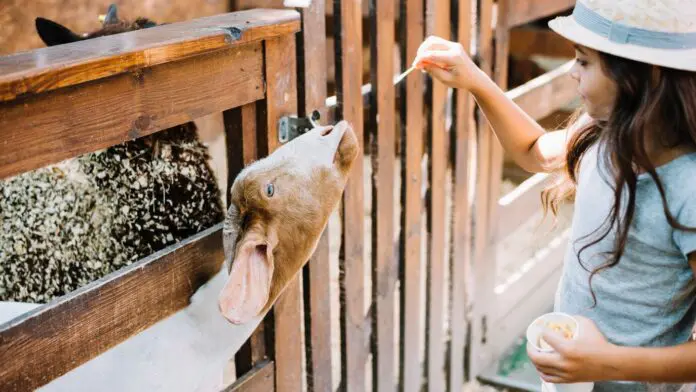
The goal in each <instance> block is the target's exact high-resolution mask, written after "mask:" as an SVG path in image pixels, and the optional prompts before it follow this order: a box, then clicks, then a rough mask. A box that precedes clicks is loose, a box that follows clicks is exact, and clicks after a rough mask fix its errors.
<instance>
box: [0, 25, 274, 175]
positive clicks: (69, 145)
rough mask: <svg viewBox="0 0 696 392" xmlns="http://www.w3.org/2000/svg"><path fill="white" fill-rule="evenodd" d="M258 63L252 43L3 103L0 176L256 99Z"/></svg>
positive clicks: (259, 85) (259, 82)
mask: <svg viewBox="0 0 696 392" xmlns="http://www.w3.org/2000/svg"><path fill="white" fill-rule="evenodd" d="M112 37H115V36H112ZM262 64H263V62H262V53H261V43H260V42H256V43H251V44H247V45H243V46H239V47H234V48H230V49H224V50H221V51H218V52H215V53H208V54H204V55H201V56H197V57H194V58H189V59H184V60H181V61H179V62H175V63H166V64H161V65H157V66H154V67H152V68H147V69H141V70H137V71H134V72H131V73H125V74H121V75H117V76H113V77H110V78H108V79H104V80H101V81H99V82H90V83H85V84H81V85H78V86H73V87H67V88H63V89H59V90H54V91H49V92H47V93H44V94H38V95H29V96H24V97H22V98H18V99H16V100H14V101H9V102H2V103H0V139H2V140H3V143H0V179H2V178H6V177H9V176H12V175H16V174H19V173H21V172H24V171H29V170H32V169H36V168H39V167H43V166H45V165H48V164H51V163H56V162H60V161H62V160H64V159H67V158H72V157H75V156H78V155H81V154H84V153H88V152H92V151H97V150H99V149H102V148H106V147H109V146H112V145H115V144H119V143H122V142H125V141H128V140H133V139H136V138H138V137H141V136H145V135H149V134H152V133H154V132H157V131H159V130H161V129H165V128H169V127H172V126H175V125H178V124H182V123H185V122H187V121H192V120H194V119H196V118H198V117H202V116H205V115H208V114H211V113H216V112H220V111H223V110H226V109H229V108H233V107H237V106H242V105H245V104H247V103H250V102H254V101H256V100H258V99H261V98H263V96H264V87H263V68H262Z"/></svg>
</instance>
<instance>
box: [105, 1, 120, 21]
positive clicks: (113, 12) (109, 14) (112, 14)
mask: <svg viewBox="0 0 696 392" xmlns="http://www.w3.org/2000/svg"><path fill="white" fill-rule="evenodd" d="M116 23H118V8H117V7H116V4H113V3H112V4H111V5H109V9H108V10H107V11H106V16H104V23H102V25H104V26H106V25H110V24H116Z"/></svg>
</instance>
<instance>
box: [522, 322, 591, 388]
mask: <svg viewBox="0 0 696 392" xmlns="http://www.w3.org/2000/svg"><path fill="white" fill-rule="evenodd" d="M549 323H554V324H558V325H561V326H563V327H564V328H565V329H567V330H568V331H569V333H570V338H571V339H576V338H577V337H578V334H579V333H580V324H579V323H578V320H577V319H575V317H573V316H571V315H569V314H566V313H562V312H552V313H546V314H543V315H541V316H539V317H537V318H536V320H534V321H532V323H531V324H529V326H528V327H527V342H528V343H529V344H530V345H531V346H532V347H534V349H535V350H538V351H541V352H553V348H551V346H549V345H548V344H546V343H545V342H544V341H543V340H542V339H541V333H542V332H543V331H545V330H549ZM592 388H594V383H593V382H578V383H571V384H552V383H548V382H545V381H544V380H541V390H542V392H591V391H592Z"/></svg>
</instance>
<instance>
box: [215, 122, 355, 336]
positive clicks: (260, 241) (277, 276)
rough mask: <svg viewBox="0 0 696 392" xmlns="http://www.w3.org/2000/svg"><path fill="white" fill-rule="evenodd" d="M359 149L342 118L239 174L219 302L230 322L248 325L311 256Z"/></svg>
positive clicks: (233, 192) (226, 230) (227, 229)
mask: <svg viewBox="0 0 696 392" xmlns="http://www.w3.org/2000/svg"><path fill="white" fill-rule="evenodd" d="M358 154H359V146H358V143H357V138H356V136H355V133H354V132H353V129H352V128H351V127H350V126H349V125H348V123H346V122H345V121H342V122H340V123H338V124H337V125H336V126H333V127H317V128H314V129H313V130H311V131H309V132H307V133H305V134H303V135H302V136H300V137H298V138H297V139H294V140H292V141H291V142H289V143H288V144H286V145H284V146H282V147H281V148H279V149H278V150H276V151H275V152H273V153H272V154H271V155H269V156H268V157H266V158H264V159H261V160H259V161H257V162H255V163H252V164H251V165H249V166H247V167H246V168H245V169H244V170H242V172H240V174H239V175H238V176H237V178H236V179H235V181H234V183H233V184H232V189H231V202H230V206H229V210H228V212H227V216H226V219H225V223H224V228H223V243H224V253H225V267H224V268H226V270H227V272H228V273H229V276H228V277H227V282H226V284H225V286H224V288H223V289H222V291H221V292H220V295H219V299H218V302H219V307H220V312H221V313H222V314H223V316H224V317H225V318H226V319H227V320H228V321H230V322H232V323H234V324H243V323H245V322H247V321H249V320H251V319H252V318H253V317H255V316H257V315H259V314H261V313H264V312H265V311H267V310H268V309H269V308H270V306H271V305H273V303H274V302H275V300H276V299H277V298H278V296H279V295H280V294H281V292H282V291H283V289H284V288H285V287H286V286H287V284H288V283H289V282H290V280H291V279H292V278H293V277H294V276H295V274H297V272H298V271H299V270H300V269H301V268H302V266H303V265H304V264H305V263H306V262H307V260H309V258H310V257H311V255H312V253H313V252H314V249H315V248H316V245H317V243H318V241H319V238H320V236H321V233H322V231H323V230H324V228H325V227H326V224H327V222H328V219H329V216H330V215H331V213H332V212H333V210H334V209H335V208H336V206H337V205H338V203H339V201H340V199H341V195H342V194H343V189H344V187H345V185H346V180H347V176H348V173H349V171H350V168H351V166H352V164H353V162H354V160H355V159H356V158H357V156H358Z"/></svg>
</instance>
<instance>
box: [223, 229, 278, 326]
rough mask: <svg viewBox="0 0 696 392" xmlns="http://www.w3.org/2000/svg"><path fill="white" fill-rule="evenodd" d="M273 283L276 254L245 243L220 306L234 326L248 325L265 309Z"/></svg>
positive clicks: (240, 249)
mask: <svg viewBox="0 0 696 392" xmlns="http://www.w3.org/2000/svg"><path fill="white" fill-rule="evenodd" d="M272 280H273V251H272V249H271V248H270V247H269V246H268V244H267V243H259V242H257V241H255V240H251V239H249V240H247V239H244V238H243V239H242V240H241V245H240V246H239V251H238V252H237V254H236V256H235V258H234V262H233V263H232V267H231V268H230V274H229V276H228V278H227V282H226V283H225V287H224V288H223V289H222V291H221V292H220V297H219V298H218V303H219V306H220V312H221V313H222V315H223V316H224V317H225V318H226V319H227V320H229V321H230V322H231V323H233V324H244V323H246V322H248V321H250V320H251V319H253V318H254V317H256V316H257V315H259V313H261V311H262V310H263V309H264V308H265V306H266V303H267V302H268V298H269V296H270V292H271V282H272Z"/></svg>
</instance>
